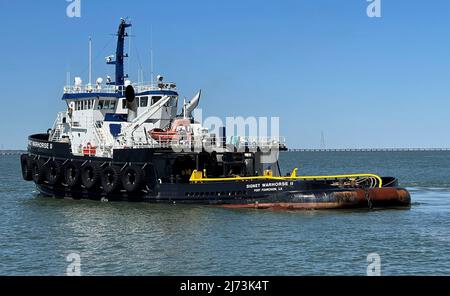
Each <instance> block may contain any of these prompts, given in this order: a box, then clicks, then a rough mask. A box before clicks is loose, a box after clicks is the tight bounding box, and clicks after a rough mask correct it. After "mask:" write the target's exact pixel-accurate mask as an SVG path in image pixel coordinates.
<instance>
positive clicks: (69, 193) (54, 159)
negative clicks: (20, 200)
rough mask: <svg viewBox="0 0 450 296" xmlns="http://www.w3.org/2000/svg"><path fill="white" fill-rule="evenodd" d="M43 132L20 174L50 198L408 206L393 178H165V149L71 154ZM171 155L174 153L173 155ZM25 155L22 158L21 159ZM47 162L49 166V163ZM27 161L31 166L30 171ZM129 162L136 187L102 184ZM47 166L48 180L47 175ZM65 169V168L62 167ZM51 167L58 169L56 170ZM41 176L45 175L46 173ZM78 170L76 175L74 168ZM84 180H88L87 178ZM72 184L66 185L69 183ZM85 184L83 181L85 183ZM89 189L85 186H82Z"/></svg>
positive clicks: (338, 206)
mask: <svg viewBox="0 0 450 296" xmlns="http://www.w3.org/2000/svg"><path fill="white" fill-rule="evenodd" d="M47 138H48V137H47V135H34V136H31V137H30V139H29V147H28V154H27V155H23V156H22V158H21V161H22V173H23V175H24V179H26V180H29V181H31V180H33V181H34V182H35V183H36V186H37V189H38V190H39V192H40V193H41V194H42V195H45V196H50V197H55V198H72V199H91V200H108V201H139V202H152V203H169V204H170V203H172V204H173V203H184V204H202V205H217V206H223V207H233V208H262V209H264V208H281V209H342V208H368V207H408V206H409V205H410V204H411V198H410V195H409V193H408V191H407V190H405V189H402V188H397V180H396V179H395V178H383V184H384V187H382V188H361V187H355V186H349V185H348V184H347V185H345V186H344V185H336V182H335V181H330V180H328V181H327V180H283V181H277V180H269V179H260V180H247V179H246V180H232V181H218V182H189V180H187V179H174V178H167V177H165V175H164V174H163V173H161V172H165V171H166V168H165V166H166V163H167V162H166V161H168V159H170V158H171V157H174V153H173V152H170V151H163V150H155V149H124V150H115V151H114V158H112V159H108V158H99V157H87V156H86V157H83V156H74V155H72V153H71V151H70V146H69V145H68V144H65V143H52V142H48V141H47V140H46V139H47ZM175 156H176V155H175ZM24 160H27V161H28V162H27V163H24V162H23V161H24ZM49 163H52V164H53V167H51V168H49ZM68 164H74V167H75V168H77V169H78V170H80V171H82V170H83V167H86V166H91V168H92V167H94V168H95V169H93V170H92V171H93V172H92V173H91V175H92V176H91V177H90V178H91V179H92V180H91V182H86V180H81V179H82V177H80V176H78V177H77V178H78V179H77V180H72V181H73V182H68V179H67V165H68ZM33 165H36V166H41V167H40V168H39V167H37V168H36V169H35V170H34V171H32V169H33V168H34V167H33ZM130 166H133V167H134V168H136V169H138V170H141V172H140V173H138V174H136V176H137V177H139V176H141V179H142V180H141V182H140V183H139V184H140V185H139V188H134V189H133V188H130V186H128V187H127V186H125V185H124V184H125V183H123V182H124V181H123V179H121V180H122V181H118V180H119V179H120V178H119V177H116V178H115V179H114V178H112V179H113V181H114V182H116V181H117V182H118V183H120V184H121V185H118V186H117V188H116V186H114V188H109V189H110V190H106V189H105V188H106V187H108V185H107V183H105V182H106V181H105V180H106V177H105V176H100V172H99V171H102V172H101V173H102V174H104V171H105V168H108V167H109V168H112V167H114V170H113V172H116V173H117V174H121V175H122V176H121V177H122V178H123V175H124V174H125V173H124V170H125V171H126V169H125V168H127V167H130ZM51 170H53V171H54V172H53V174H54V176H53V177H54V179H53V182H51V181H50V180H51V178H50V179H49V177H48V174H49V172H50V171H51ZM64 170H66V171H64ZM55 171H58V173H56V172H55ZM42 175H45V176H47V178H45V177H43V176H42ZM79 175H82V173H81V172H80V173H79ZM88 181H89V180H88ZM71 183H72V184H71ZM87 185H89V186H87ZM88 188H89V189H88Z"/></svg>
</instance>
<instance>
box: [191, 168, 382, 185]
mask: <svg viewBox="0 0 450 296" xmlns="http://www.w3.org/2000/svg"><path fill="white" fill-rule="evenodd" d="M297 171H298V169H294V170H293V171H292V173H291V175H290V176H287V177H275V176H273V174H272V171H270V170H266V171H264V175H263V176H253V177H240V176H235V177H226V178H208V177H206V170H203V172H202V171H197V170H194V171H193V172H192V175H191V178H190V179H189V181H190V182H194V183H197V182H227V181H253V180H273V181H295V180H338V179H357V178H373V179H376V180H377V181H378V187H380V188H381V187H383V180H382V179H381V177H380V176H378V175H375V174H350V175H329V176H328V175H326V176H297Z"/></svg>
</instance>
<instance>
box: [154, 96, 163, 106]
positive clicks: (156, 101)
mask: <svg viewBox="0 0 450 296" xmlns="http://www.w3.org/2000/svg"><path fill="white" fill-rule="evenodd" d="M161 99H162V97H161V96H155V97H152V105H154V104H156V103H158V101H159V100H161Z"/></svg>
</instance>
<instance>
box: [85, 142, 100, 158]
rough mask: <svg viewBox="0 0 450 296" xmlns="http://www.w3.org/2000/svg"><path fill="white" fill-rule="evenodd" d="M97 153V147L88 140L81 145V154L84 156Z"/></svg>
mask: <svg viewBox="0 0 450 296" xmlns="http://www.w3.org/2000/svg"><path fill="white" fill-rule="evenodd" d="M95 154H97V147H95V146H92V144H91V143H90V142H88V143H87V144H86V146H84V147H83V155H84V156H95Z"/></svg>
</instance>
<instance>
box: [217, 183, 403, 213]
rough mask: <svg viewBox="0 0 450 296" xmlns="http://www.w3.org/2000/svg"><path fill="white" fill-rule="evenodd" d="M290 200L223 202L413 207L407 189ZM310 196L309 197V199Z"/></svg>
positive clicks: (295, 207)
mask: <svg viewBox="0 0 450 296" xmlns="http://www.w3.org/2000/svg"><path fill="white" fill-rule="evenodd" d="M288 196H289V198H288V199H290V200H286V198H281V201H276V200H272V201H264V200H261V201H252V202H251V203H246V204H244V203H241V204H238V203H234V204H224V205H221V206H222V207H225V208H238V209H253V208H254V209H274V210H332V209H355V208H389V207H391V208H392V207H402V208H404V207H409V206H410V205H411V196H410V194H409V192H408V191H407V190H406V189H403V188H372V189H367V190H365V189H351V190H344V191H336V192H330V191H327V192H315V193H299V192H297V193H292V194H288ZM305 197H306V198H305Z"/></svg>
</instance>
